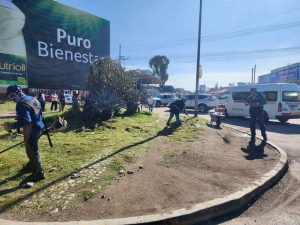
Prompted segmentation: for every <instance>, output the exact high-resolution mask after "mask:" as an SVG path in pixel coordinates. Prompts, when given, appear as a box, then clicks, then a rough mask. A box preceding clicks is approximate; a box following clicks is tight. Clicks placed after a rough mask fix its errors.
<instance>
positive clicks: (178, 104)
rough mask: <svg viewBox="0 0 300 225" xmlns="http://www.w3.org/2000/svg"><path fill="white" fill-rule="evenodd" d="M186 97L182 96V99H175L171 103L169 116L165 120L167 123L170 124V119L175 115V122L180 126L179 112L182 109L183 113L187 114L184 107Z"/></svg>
mask: <svg viewBox="0 0 300 225" xmlns="http://www.w3.org/2000/svg"><path fill="white" fill-rule="evenodd" d="M185 103H186V98H185V97H183V98H182V99H179V100H176V101H174V102H173V103H172V106H171V109H170V117H169V120H168V122H167V125H168V126H169V125H170V122H171V119H172V118H173V116H174V115H175V117H176V124H177V126H180V121H179V114H180V112H181V111H184V113H185V114H186V115H187V112H186V108H185Z"/></svg>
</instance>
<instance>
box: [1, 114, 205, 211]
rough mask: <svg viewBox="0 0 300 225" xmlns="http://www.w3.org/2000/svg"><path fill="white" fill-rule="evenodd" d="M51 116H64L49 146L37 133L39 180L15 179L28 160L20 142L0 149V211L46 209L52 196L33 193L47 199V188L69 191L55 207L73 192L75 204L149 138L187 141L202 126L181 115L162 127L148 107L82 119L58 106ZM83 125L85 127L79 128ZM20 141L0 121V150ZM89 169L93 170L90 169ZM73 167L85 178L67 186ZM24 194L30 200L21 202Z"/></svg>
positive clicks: (149, 141) (111, 176)
mask: <svg viewBox="0 0 300 225" xmlns="http://www.w3.org/2000/svg"><path fill="white" fill-rule="evenodd" d="M56 116H61V117H66V118H67V120H68V128H67V129H66V130H65V131H63V132H60V133H56V132H52V133H50V136H51V140H52V143H53V148H51V147H50V146H49V143H48V140H47V137H46V136H42V137H41V138H40V141H39V154H40V157H41V160H42V166H43V168H44V170H45V172H46V179H45V180H43V181H40V182H38V183H35V185H34V187H33V188H31V189H22V188H20V186H19V184H20V183H21V182H22V181H23V180H24V179H26V177H28V176H29V174H24V173H22V172H20V169H21V168H22V165H23V164H25V163H26V162H27V161H28V159H27V156H26V153H25V147H24V145H23V144H22V145H19V146H17V147H15V148H13V149H10V150H9V151H6V152H3V153H1V154H0V171H1V173H0V212H3V211H6V210H10V211H11V212H13V213H21V214H26V215H32V216H38V214H39V213H49V212H50V211H51V210H52V209H51V204H54V201H48V200H47V198H42V197H40V198H37V199H35V198H36V197H37V196H43V195H45V196H48V197H49V199H53V198H52V196H54V195H53V194H52V193H51V191H53V190H54V192H55V190H57V192H62V190H63V191H64V192H65V191H66V192H69V193H68V195H66V196H65V197H64V201H60V200H58V199H55V207H56V208H59V209H63V208H65V206H64V204H65V203H66V202H67V201H66V199H70V196H74V195H75V194H76V197H74V198H73V199H72V201H73V203H72V204H73V205H74V204H75V205H76V202H78V201H84V200H85V199H87V198H90V197H92V196H93V195H95V194H98V193H99V192H102V191H103V190H104V189H105V187H106V186H107V185H110V184H111V183H112V181H113V180H114V179H115V178H116V177H117V176H118V171H119V170H121V169H123V168H124V165H126V164H128V163H132V162H136V160H137V159H138V158H140V157H142V156H143V155H144V154H145V153H146V151H147V150H148V147H149V146H150V145H151V144H152V143H154V142H153V141H154V139H166V140H169V141H172V142H190V141H194V140H196V139H197V138H199V136H200V135H201V133H202V132H203V130H204V128H203V127H204V126H202V128H200V129H199V128H196V127H195V126H193V125H191V123H190V122H189V121H185V120H183V122H182V126H180V127H177V126H176V125H175V124H171V126H170V127H168V128H167V127H166V125H165V124H166V121H165V120H163V119H159V117H158V116H157V115H156V114H152V113H150V112H148V111H141V113H139V114H135V115H133V116H131V117H128V116H125V115H124V112H121V113H120V114H119V115H118V116H117V117H114V118H112V119H111V120H109V121H93V122H91V121H90V122H88V123H87V122H84V121H82V120H79V119H76V118H73V117H72V116H71V112H69V111H68V112H60V113H56V114H48V115H45V119H46V121H47V125H48V126H50V125H51V121H53V120H54V119H55V117H56ZM195 120H197V121H198V123H199V124H202V125H204V124H205V123H206V121H205V120H203V119H200V118H196V119H195ZM6 121H9V122H13V121H14V120H4V119H2V120H0V124H3V123H4V122H6ZM83 126H85V129H81V128H82V127H83ZM21 141H22V138H21V137H17V138H15V139H12V138H11V136H10V135H9V134H7V132H6V131H5V130H4V129H3V127H2V126H1V127H0V152H1V151H3V150H4V149H6V148H8V147H10V146H12V145H14V144H16V143H18V142H21ZM99 163H102V164H101V168H100V165H99V168H100V169H99V171H100V172H99V171H98V170H97V171H96V169H95V168H96V167H95V166H98V164H99ZM51 168H55V171H54V172H51V173H49V172H48V171H49V170H50V169H51ZM97 168H98V167H97ZM103 168H105V169H103ZM87 169H92V170H91V173H85V172H84V173H82V172H81V171H86V170H87ZM93 171H94V172H95V175H91V174H92V173H93ZM74 172H76V173H77V174H79V175H80V174H81V175H82V176H86V182H85V183H79V182H78V184H76V186H74V185H73V186H72V185H71V186H70V185H69V184H68V182H69V181H70V176H71V174H72V173H74ZM98 172H99V173H98ZM100 173H101V174H100ZM97 174H99V176H98V175H97ZM96 175H97V177H96ZM89 181H92V182H89ZM60 184H62V185H60ZM68 185H69V186H68ZM61 186H62V187H63V186H66V189H62V188H61ZM98 187H99V188H98ZM67 189H68V190H67ZM72 194H73V195H72ZM57 195H58V194H57ZM28 200H29V202H30V203H32V204H27V203H28Z"/></svg>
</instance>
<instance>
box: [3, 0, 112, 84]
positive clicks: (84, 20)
mask: <svg viewBox="0 0 300 225" xmlns="http://www.w3.org/2000/svg"><path fill="white" fill-rule="evenodd" d="M109 55H110V23H109V21H107V20H105V19H102V18H99V17H97V16H94V15H91V14H89V13H86V12H83V11H81V10H78V9H74V8H72V7H69V6H67V5H64V4H62V3H59V2H57V1H54V0H12V1H10V0H0V86H8V85H10V84H18V85H21V86H23V87H29V88H49V89H86V83H85V75H86V73H87V72H88V70H89V65H90V64H91V63H92V62H93V61H94V60H95V59H97V58H98V57H99V56H100V57H105V56H109Z"/></svg>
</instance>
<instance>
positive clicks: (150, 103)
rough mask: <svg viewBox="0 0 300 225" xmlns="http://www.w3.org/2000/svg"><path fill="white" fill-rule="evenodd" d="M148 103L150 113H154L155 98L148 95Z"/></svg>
mask: <svg viewBox="0 0 300 225" xmlns="http://www.w3.org/2000/svg"><path fill="white" fill-rule="evenodd" d="M147 102H148V107H149V111H150V112H152V111H153V105H154V98H153V97H152V96H151V94H148V98H147Z"/></svg>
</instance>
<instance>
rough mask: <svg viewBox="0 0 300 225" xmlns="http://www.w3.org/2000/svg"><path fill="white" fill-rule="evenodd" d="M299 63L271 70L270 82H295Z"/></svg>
mask: <svg viewBox="0 0 300 225" xmlns="http://www.w3.org/2000/svg"><path fill="white" fill-rule="evenodd" d="M299 70H300V63H295V64H292V65H289V66H285V67H281V68H278V69H275V70H272V71H271V83H297V82H298V81H299V79H300V77H299Z"/></svg>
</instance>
